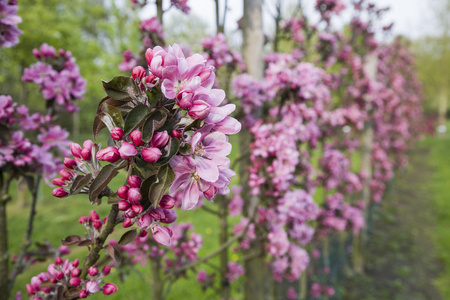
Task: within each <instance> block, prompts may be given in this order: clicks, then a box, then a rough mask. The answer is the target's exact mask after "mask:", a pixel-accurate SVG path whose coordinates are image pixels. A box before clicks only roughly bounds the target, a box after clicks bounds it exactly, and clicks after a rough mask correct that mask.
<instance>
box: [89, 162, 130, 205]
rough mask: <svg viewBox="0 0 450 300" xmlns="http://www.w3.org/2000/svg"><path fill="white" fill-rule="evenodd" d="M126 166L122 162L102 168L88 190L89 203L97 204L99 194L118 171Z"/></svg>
mask: <svg viewBox="0 0 450 300" xmlns="http://www.w3.org/2000/svg"><path fill="white" fill-rule="evenodd" d="M125 164H126V161H122V162H121V163H119V164H118V165H113V164H109V165H106V166H104V167H103V168H102V169H101V170H100V173H98V175H97V177H95V179H94V181H93V182H92V183H91V187H90V188H89V200H90V201H91V203H98V202H99V196H100V194H101V192H103V190H104V189H105V188H106V187H107V186H108V184H109V183H110V182H111V180H112V179H113V178H114V177H115V176H116V175H117V173H118V172H119V170H120V169H122V168H123V167H124V166H125Z"/></svg>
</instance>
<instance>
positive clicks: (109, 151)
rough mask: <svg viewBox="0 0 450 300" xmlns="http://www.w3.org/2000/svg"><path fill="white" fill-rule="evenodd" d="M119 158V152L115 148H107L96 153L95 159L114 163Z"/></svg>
mask: <svg viewBox="0 0 450 300" xmlns="http://www.w3.org/2000/svg"><path fill="white" fill-rule="evenodd" d="M119 158H120V154H119V150H117V148H116V147H107V148H105V149H101V150H100V151H98V152H97V159H98V160H103V161H107V162H116V161H118V160H119Z"/></svg>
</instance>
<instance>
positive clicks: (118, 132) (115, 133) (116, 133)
mask: <svg viewBox="0 0 450 300" xmlns="http://www.w3.org/2000/svg"><path fill="white" fill-rule="evenodd" d="M111 138H112V139H113V140H116V141H120V140H121V139H122V138H123V129H122V128H120V127H115V128H114V129H113V130H112V131H111Z"/></svg>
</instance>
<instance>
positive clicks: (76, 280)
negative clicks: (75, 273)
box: [69, 277, 81, 286]
mask: <svg viewBox="0 0 450 300" xmlns="http://www.w3.org/2000/svg"><path fill="white" fill-rule="evenodd" d="M69 283H70V285H71V286H79V285H80V284H81V279H80V278H79V277H72V278H70V280H69Z"/></svg>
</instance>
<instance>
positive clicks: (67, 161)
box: [64, 157, 77, 170]
mask: <svg viewBox="0 0 450 300" xmlns="http://www.w3.org/2000/svg"><path fill="white" fill-rule="evenodd" d="M76 165H77V162H76V161H75V160H73V159H71V158H68V157H65V158H64V167H66V168H67V169H69V170H72V169H73V168H74V167H75V166H76Z"/></svg>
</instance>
